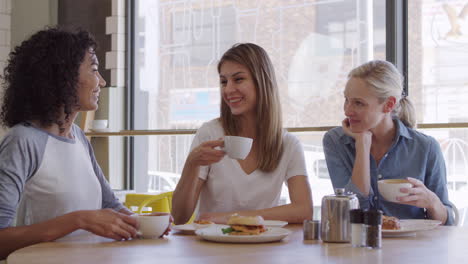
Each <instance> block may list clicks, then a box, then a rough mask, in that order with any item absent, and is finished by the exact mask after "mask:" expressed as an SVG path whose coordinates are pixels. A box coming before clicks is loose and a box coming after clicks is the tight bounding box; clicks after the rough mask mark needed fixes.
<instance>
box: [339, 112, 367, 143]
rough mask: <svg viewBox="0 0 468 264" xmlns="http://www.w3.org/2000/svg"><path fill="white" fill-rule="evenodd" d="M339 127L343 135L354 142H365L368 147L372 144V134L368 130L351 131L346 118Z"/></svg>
mask: <svg viewBox="0 0 468 264" xmlns="http://www.w3.org/2000/svg"><path fill="white" fill-rule="evenodd" d="M341 125H342V127H343V131H344V132H345V134H346V135H348V136H350V137H352V138H354V140H356V141H361V142H365V143H368V144H369V145H370V144H371V143H372V132H370V131H369V130H366V131H362V132H353V131H351V124H350V123H349V119H348V118H345V119H344V120H343V121H342V122H341Z"/></svg>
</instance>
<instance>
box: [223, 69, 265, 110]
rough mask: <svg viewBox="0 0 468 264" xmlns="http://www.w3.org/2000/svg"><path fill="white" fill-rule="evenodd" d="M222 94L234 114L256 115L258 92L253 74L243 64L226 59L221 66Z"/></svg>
mask: <svg viewBox="0 0 468 264" xmlns="http://www.w3.org/2000/svg"><path fill="white" fill-rule="evenodd" d="M219 79H220V83H221V96H222V98H223V101H224V103H225V104H226V105H227V106H228V107H229V109H231V113H232V114H233V115H254V114H255V107H256V105H257V93H256V88H255V84H254V80H253V78H252V74H251V73H250V71H249V70H248V69H247V67H245V66H244V65H242V64H239V63H236V62H232V61H225V62H224V63H223V64H222V65H221V67H220V73H219Z"/></svg>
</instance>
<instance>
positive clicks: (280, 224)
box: [263, 220, 288, 227]
mask: <svg viewBox="0 0 468 264" xmlns="http://www.w3.org/2000/svg"><path fill="white" fill-rule="evenodd" d="M263 223H264V224H263V225H264V226H271V227H283V226H285V225H287V224H288V222H286V221H279V220H265V221H264V222H263Z"/></svg>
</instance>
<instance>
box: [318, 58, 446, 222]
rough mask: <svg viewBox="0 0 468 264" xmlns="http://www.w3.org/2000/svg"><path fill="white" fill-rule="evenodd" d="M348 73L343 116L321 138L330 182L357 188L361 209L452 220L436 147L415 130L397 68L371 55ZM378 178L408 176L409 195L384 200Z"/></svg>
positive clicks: (444, 179)
mask: <svg viewBox="0 0 468 264" xmlns="http://www.w3.org/2000/svg"><path fill="white" fill-rule="evenodd" d="M348 78H349V79H348V82H347V84H346V88H345V91H344V97H345V103H344V113H345V116H346V118H345V119H344V120H343V123H342V127H338V128H335V129H332V130H330V131H329V132H327V133H326V135H325V137H324V139H323V145H324V150H325V157H326V160H327V165H328V170H329V172H330V177H331V180H332V183H333V187H335V188H345V189H347V190H349V191H352V192H354V193H356V194H357V195H358V197H359V200H360V203H361V207H362V208H369V207H372V208H377V209H380V210H382V211H383V212H384V214H386V215H389V216H396V217H399V218H416V219H418V218H419V219H424V218H429V219H435V220H440V221H441V222H442V223H445V224H452V223H453V216H452V213H451V212H452V207H451V205H450V202H449V201H448V198H447V187H446V175H445V173H446V172H445V163H444V159H443V156H442V152H441V150H440V146H439V144H438V143H437V141H436V140H435V139H434V138H432V137H430V136H427V135H425V134H422V133H421V132H418V131H416V130H415V129H413V127H414V126H415V117H414V108H413V106H412V104H411V102H410V100H409V98H408V97H407V96H405V94H404V90H403V85H402V83H403V80H402V79H403V78H402V76H401V75H400V73H399V72H398V70H397V69H396V68H395V66H393V65H392V64H391V63H389V62H386V61H380V60H375V61H371V62H368V63H365V64H363V65H361V66H359V67H357V68H355V69H353V70H352V71H351V72H350V73H349V75H348ZM381 179H408V180H409V181H410V182H411V183H412V184H413V187H412V188H402V189H401V191H402V192H405V193H409V194H410V195H409V196H406V197H398V198H397V199H398V201H399V202H398V203H392V202H388V201H386V200H385V199H383V198H382V197H381V196H380V194H379V191H378V188H377V181H378V180H381Z"/></svg>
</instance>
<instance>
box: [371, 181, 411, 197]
mask: <svg viewBox="0 0 468 264" xmlns="http://www.w3.org/2000/svg"><path fill="white" fill-rule="evenodd" d="M377 184H378V186H379V192H380V194H381V195H382V196H383V198H385V200H387V201H389V202H394V203H398V202H399V201H398V200H397V199H396V198H397V197H400V196H408V195H409V193H402V192H401V191H400V189H401V188H411V187H413V184H411V183H410V182H409V181H408V180H406V179H388V180H380V181H378V183H377Z"/></svg>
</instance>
